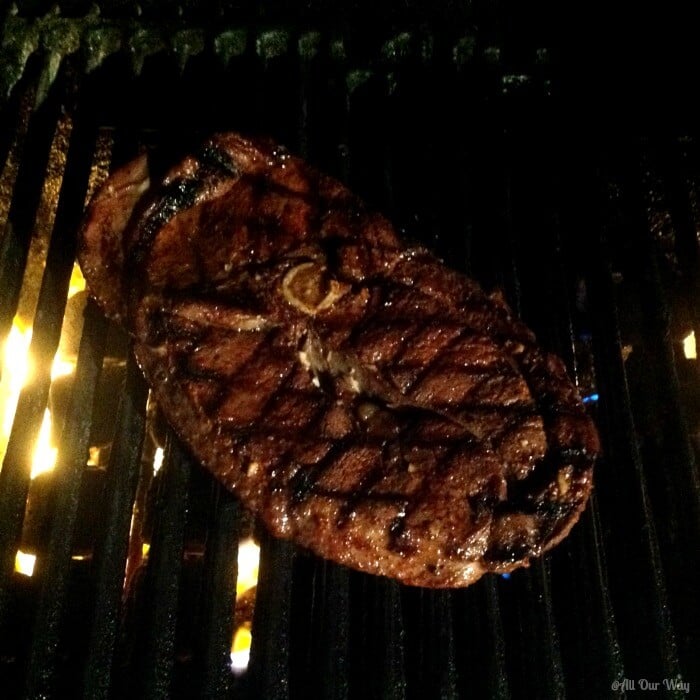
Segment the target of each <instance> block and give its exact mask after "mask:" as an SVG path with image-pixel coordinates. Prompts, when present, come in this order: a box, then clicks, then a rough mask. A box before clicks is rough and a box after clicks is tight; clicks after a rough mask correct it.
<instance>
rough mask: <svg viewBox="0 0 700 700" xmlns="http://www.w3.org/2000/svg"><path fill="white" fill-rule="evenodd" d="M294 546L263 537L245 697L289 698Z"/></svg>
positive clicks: (272, 699)
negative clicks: (247, 690)
mask: <svg viewBox="0 0 700 700" xmlns="http://www.w3.org/2000/svg"><path fill="white" fill-rule="evenodd" d="M293 564H294V547H293V546H292V545H291V544H290V543H289V542H285V541H282V540H276V539H273V538H272V537H270V536H269V535H266V534H264V535H263V536H262V538H261V542H260V573H259V578H258V589H257V594H256V600H255V613H254V617H253V630H252V634H253V644H252V647H251V650H250V665H249V667H248V676H249V678H247V679H246V680H247V682H248V683H249V684H250V686H249V692H250V695H249V697H252V698H269V700H286V698H288V697H289V659H290V635H291V624H290V622H291V590H292V570H293Z"/></svg>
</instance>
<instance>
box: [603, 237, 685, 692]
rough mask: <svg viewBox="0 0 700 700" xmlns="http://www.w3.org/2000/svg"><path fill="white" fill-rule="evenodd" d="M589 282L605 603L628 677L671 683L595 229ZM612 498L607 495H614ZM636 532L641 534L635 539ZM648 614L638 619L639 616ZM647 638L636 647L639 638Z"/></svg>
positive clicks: (659, 582)
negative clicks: (608, 590)
mask: <svg viewBox="0 0 700 700" xmlns="http://www.w3.org/2000/svg"><path fill="white" fill-rule="evenodd" d="M596 244H597V246H598V249H597V250H596V251H594V253H593V255H594V256H595V258H594V262H593V264H594V265H595V270H594V272H593V275H592V277H591V285H590V294H591V298H592V307H593V308H594V309H596V310H597V313H594V314H592V324H593V343H594V350H595V357H596V372H597V374H598V376H599V377H600V383H601V387H604V388H606V389H607V391H603V390H601V401H600V409H601V416H603V418H604V420H603V421H602V422H601V425H600V427H601V437H602V440H603V444H604V447H605V452H604V455H605V463H604V464H602V465H601V467H600V468H599V469H598V474H599V477H598V479H599V483H598V493H599V495H600V498H599V504H600V509H601V515H602V516H603V517H604V518H605V521H606V522H607V523H608V524H609V527H610V531H611V537H610V539H609V540H608V543H609V544H608V547H609V553H608V556H607V561H608V567H609V571H610V583H611V586H612V587H613V590H612V599H613V604H614V605H615V609H616V612H617V616H618V621H619V628H618V629H619V631H620V641H621V648H622V651H623V659H624V664H625V670H626V672H627V673H628V674H630V677H632V678H634V677H643V676H644V677H650V676H651V675H652V674H653V675H655V676H657V677H660V678H672V677H676V674H678V672H679V669H678V661H677V658H676V653H675V641H674V635H673V630H672V628H671V627H670V624H669V620H668V607H667V601H666V593H665V585H664V581H663V572H662V569H661V562H660V557H659V546H658V539H657V536H656V531H655V527H654V520H653V515H652V511H651V504H650V501H649V494H648V488H647V481H646V476H645V474H644V471H643V464H642V458H641V454H640V452H639V448H638V443H637V434H636V430H635V424H634V417H633V413H632V405H631V402H630V394H629V387H628V383H627V375H626V371H625V366H624V364H623V360H622V347H621V340H620V324H619V320H618V312H617V304H616V300H615V290H614V282H613V277H612V270H611V268H610V264H611V263H610V260H611V258H610V254H609V253H608V243H607V232H606V231H604V230H601V231H600V237H599V238H598V240H597V241H596ZM613 495H614V496H613ZM640 532H641V533H642V536H641V538H640ZM647 606H648V607H649V609H650V615H648V616H640V615H639V610H640V609H645V608H646V607H647ZM640 639H644V640H646V642H645V644H644V646H643V647H641V646H640V645H639V640H640Z"/></svg>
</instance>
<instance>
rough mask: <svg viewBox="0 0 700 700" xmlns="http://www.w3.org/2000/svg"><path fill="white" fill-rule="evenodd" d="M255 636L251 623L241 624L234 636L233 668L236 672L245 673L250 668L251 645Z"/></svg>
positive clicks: (232, 649)
mask: <svg viewBox="0 0 700 700" xmlns="http://www.w3.org/2000/svg"><path fill="white" fill-rule="evenodd" d="M252 641H253V636H252V635H251V633H250V626H249V625H247V624H246V625H241V626H240V627H239V628H238V629H237V630H236V634H235V635H234V636H233V643H232V645H231V668H232V669H233V671H234V673H243V672H244V671H245V670H246V669H247V668H248V662H249V661H250V645H251V643H252Z"/></svg>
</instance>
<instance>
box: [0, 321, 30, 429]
mask: <svg viewBox="0 0 700 700" xmlns="http://www.w3.org/2000/svg"><path fill="white" fill-rule="evenodd" d="M31 339H32V329H31V328H25V327H24V326H23V324H22V322H21V321H20V320H19V319H18V318H15V320H14V322H13V323H12V327H11V328H10V333H9V334H8V336H7V340H6V341H5V352H4V353H3V364H2V384H0V402H2V403H1V406H2V407H1V408H0V411H2V435H3V437H4V438H5V439H6V438H7V437H8V436H9V435H10V430H11V429H12V421H13V420H14V418H15V410H16V408H17V400H18V399H19V394H20V391H21V390H22V387H23V386H24V385H25V383H26V381H27V379H28V378H29V356H28V354H27V351H28V350H29V343H30V342H31Z"/></svg>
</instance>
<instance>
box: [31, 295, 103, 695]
mask: <svg viewBox="0 0 700 700" xmlns="http://www.w3.org/2000/svg"><path fill="white" fill-rule="evenodd" d="M106 326H107V324H106V322H105V319H104V316H103V315H102V312H101V311H99V310H98V309H97V306H96V305H95V304H94V303H91V302H89V303H88V306H87V309H86V312H85V324H84V327H83V334H82V337H81V340H80V349H79V351H78V361H77V365H76V373H75V380H74V385H73V387H74V389H73V392H72V395H71V402H70V407H69V410H68V414H67V416H66V423H65V428H64V430H63V434H62V436H61V440H60V444H59V461H58V463H57V465H56V470H55V477H54V478H55V482H56V486H55V489H56V505H55V511H54V517H53V523H52V527H51V535H50V540H49V542H48V545H47V547H46V549H45V551H44V550H40V551H39V553H38V556H37V566H36V569H35V576H37V577H38V585H40V586H41V595H40V598H39V602H38V606H37V614H36V621H35V632H34V636H33V639H32V649H31V653H30V663H29V671H28V677H27V696H28V697H42V696H48V695H50V691H51V688H52V687H53V685H54V683H55V677H56V671H57V665H58V663H59V658H58V653H59V644H60V631H61V624H62V622H63V616H64V612H65V603H66V596H67V593H68V585H69V575H70V566H71V559H70V557H71V551H72V544H73V534H74V527H75V521H76V515H77V511H78V498H79V490H80V481H81V478H82V475H83V472H84V471H85V455H86V454H87V451H88V447H89V444H90V443H89V440H90V428H91V424H92V415H91V414H90V413H89V412H87V411H85V407H86V406H91V405H92V402H93V399H94V395H95V389H96V385H97V381H98V378H99V375H100V370H101V368H102V359H103V356H104V352H105V344H106Z"/></svg>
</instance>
